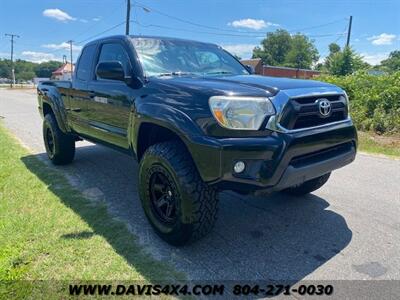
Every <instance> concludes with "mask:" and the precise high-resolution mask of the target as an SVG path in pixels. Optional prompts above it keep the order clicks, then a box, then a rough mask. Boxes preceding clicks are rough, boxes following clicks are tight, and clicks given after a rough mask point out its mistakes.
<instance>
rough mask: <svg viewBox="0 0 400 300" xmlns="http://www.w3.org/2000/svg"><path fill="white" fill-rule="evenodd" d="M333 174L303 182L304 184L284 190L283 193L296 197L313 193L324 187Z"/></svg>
mask: <svg viewBox="0 0 400 300" xmlns="http://www.w3.org/2000/svg"><path fill="white" fill-rule="evenodd" d="M330 175H331V173H328V174H325V175H322V176H320V177H317V178H314V179H311V180H308V181H305V182H303V183H302V184H299V185H295V186H292V187H290V188H287V189H285V190H283V192H285V193H288V194H291V195H294V196H302V195H305V194H308V193H311V192H313V191H315V190H318V189H319V188H320V187H322V186H323V185H324V184H325V183H326V182H327V181H328V179H329V176H330Z"/></svg>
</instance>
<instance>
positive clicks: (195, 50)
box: [132, 38, 249, 76]
mask: <svg viewBox="0 0 400 300" xmlns="http://www.w3.org/2000/svg"><path fill="white" fill-rule="evenodd" d="M132 43H133V45H134V47H135V49H136V52H137V54H138V56H139V60H140V62H141V64H142V67H143V70H144V72H145V75H146V76H165V75H168V76H172V75H178V76H179V75H198V76H216V75H244V74H249V72H248V71H247V70H246V69H245V68H244V67H243V66H242V65H241V64H240V63H238V62H237V61H236V60H235V59H234V58H233V57H232V56H231V55H230V54H228V53H226V52H225V51H224V50H222V49H221V48H219V47H217V46H215V45H210V44H202V43H197V42H191V41H182V40H168V39H165V40H160V39H154V38H132Z"/></svg>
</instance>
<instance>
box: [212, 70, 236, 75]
mask: <svg viewBox="0 0 400 300" xmlns="http://www.w3.org/2000/svg"><path fill="white" fill-rule="evenodd" d="M225 74H233V72H230V71H215V72H208V73H206V75H225Z"/></svg>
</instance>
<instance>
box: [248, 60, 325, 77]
mask: <svg viewBox="0 0 400 300" xmlns="http://www.w3.org/2000/svg"><path fill="white" fill-rule="evenodd" d="M241 63H242V64H244V65H251V66H253V67H254V70H255V74H258V75H263V76H272V77H289V78H305V79H310V78H313V77H315V76H318V75H320V74H321V72H319V71H315V70H308V69H296V68H289V67H277V66H268V65H263V64H262V61H261V59H260V58H254V59H244V60H241Z"/></svg>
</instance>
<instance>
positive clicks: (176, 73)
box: [157, 71, 194, 77]
mask: <svg viewBox="0 0 400 300" xmlns="http://www.w3.org/2000/svg"><path fill="white" fill-rule="evenodd" d="M193 74H194V73H191V72H181V71H175V72H166V73H160V74H157V76H158V77H162V76H182V75H193Z"/></svg>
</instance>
